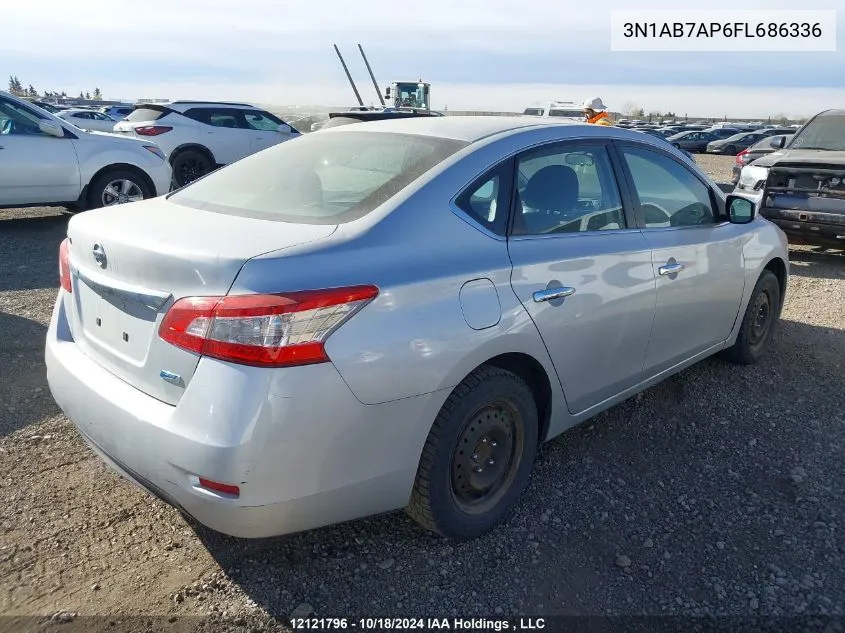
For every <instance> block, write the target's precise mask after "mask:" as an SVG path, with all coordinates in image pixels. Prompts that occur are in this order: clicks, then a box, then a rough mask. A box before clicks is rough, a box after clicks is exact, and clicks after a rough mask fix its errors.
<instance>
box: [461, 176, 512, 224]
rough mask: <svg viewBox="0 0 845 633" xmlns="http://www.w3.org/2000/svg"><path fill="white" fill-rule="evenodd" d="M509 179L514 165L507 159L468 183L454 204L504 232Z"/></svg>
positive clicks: (482, 222) (506, 221)
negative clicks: (471, 182)
mask: <svg viewBox="0 0 845 633" xmlns="http://www.w3.org/2000/svg"><path fill="white" fill-rule="evenodd" d="M512 180H513V167H512V164H511V162H510V161H506V162H505V163H503V164H502V165H500V166H498V167H496V168H495V169H493V170H492V171H490V172H489V173H487V174H485V175H484V176H482V177H481V178H479V179H478V180H476V181H475V182H474V183H473V184H471V185H470V186H469V187H468V188H467V190H466V191H464V192H463V193H462V194H461V195H460V196H459V197H458V199H457V200H456V201H455V204H456V205H457V206H458V208H459V209H461V211H463V212H464V213H466V214H467V215H468V216H469V217H471V218H472V219H473V220H475V221H476V222H478V223H479V224H480V225H482V226H484V227H485V228H487V229H489V230H490V231H493V232H494V233H497V234H499V235H504V234H505V232H506V230H507V224H508V206H509V202H510V183H511V181H512Z"/></svg>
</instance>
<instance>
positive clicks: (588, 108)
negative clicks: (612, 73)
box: [581, 97, 613, 127]
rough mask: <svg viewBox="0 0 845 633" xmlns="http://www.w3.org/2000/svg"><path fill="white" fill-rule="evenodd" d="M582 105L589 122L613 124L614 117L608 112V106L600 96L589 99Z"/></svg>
mask: <svg viewBox="0 0 845 633" xmlns="http://www.w3.org/2000/svg"><path fill="white" fill-rule="evenodd" d="M581 107H582V108H583V109H584V116H585V117H587V123H592V124H593V125H609V126H611V127H612V126H613V119H611V118H610V115H609V114H608V113H607V106H606V105H604V103H603V102H602V100H601V98H600V97H593V98H592V99H587V100H586V101H585V102H584V105H583V106H581Z"/></svg>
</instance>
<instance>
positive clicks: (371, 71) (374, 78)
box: [358, 44, 385, 107]
mask: <svg viewBox="0 0 845 633" xmlns="http://www.w3.org/2000/svg"><path fill="white" fill-rule="evenodd" d="M358 50H359V51H361V57H363V58H364V64H366V66H367V72H368V73H370V79H372V80H373V88H375V89H376V95H378V100H379V101H380V102H381V105H382V107H384V106H385V103H384V97H382V96H381V90H379V88H378V82H377V81H376V76H375V75H374V74H373V69H372V68H370V62H369V61H367V56H366V55H365V54H364V49H363V47H362V46H361V45H360V44H358Z"/></svg>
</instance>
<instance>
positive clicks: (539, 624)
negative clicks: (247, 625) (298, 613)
mask: <svg viewBox="0 0 845 633" xmlns="http://www.w3.org/2000/svg"><path fill="white" fill-rule="evenodd" d="M290 625H291V628H292V629H294V630H295V631H332V630H344V629H346V630H349V629H352V630H360V631H412V630H417V631H431V630H440V631H540V630H543V629H545V628H546V620H545V619H544V618H528V617H519V618H496V619H486V618H355V619H353V618H313V617H311V618H292V619H291V623H290Z"/></svg>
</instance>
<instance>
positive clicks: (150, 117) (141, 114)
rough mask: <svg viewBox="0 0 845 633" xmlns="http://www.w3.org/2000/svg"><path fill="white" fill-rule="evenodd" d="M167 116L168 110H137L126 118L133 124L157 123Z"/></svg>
mask: <svg viewBox="0 0 845 633" xmlns="http://www.w3.org/2000/svg"><path fill="white" fill-rule="evenodd" d="M165 114H167V110H166V109H161V110H160V109H158V108H137V109H135V110H133V111H132V112H131V113H130V114H129V116H127V117H126V120H127V121H132V122H135V123H137V122H139V121H155V120H157V119H160V118H161V117H163V116H164V115H165Z"/></svg>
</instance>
